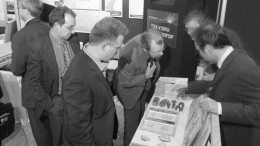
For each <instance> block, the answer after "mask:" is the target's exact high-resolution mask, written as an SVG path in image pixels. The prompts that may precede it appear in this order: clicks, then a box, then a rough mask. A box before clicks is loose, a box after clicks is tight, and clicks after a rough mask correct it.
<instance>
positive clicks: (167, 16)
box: [147, 9, 179, 48]
mask: <svg viewBox="0 0 260 146" xmlns="http://www.w3.org/2000/svg"><path fill="white" fill-rule="evenodd" d="M178 18H179V14H177V13H172V12H163V11H157V10H151V9H148V11H147V29H151V28H153V29H157V30H159V31H160V32H161V33H162V35H163V38H164V40H165V42H166V43H167V45H168V46H170V47H171V48H176V42H177V29H178Z"/></svg>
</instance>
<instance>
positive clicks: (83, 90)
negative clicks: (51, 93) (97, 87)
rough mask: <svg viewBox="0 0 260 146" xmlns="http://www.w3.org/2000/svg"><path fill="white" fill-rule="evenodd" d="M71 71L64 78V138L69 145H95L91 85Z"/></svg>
mask: <svg viewBox="0 0 260 146" xmlns="http://www.w3.org/2000/svg"><path fill="white" fill-rule="evenodd" d="M74 72H75V71H74ZM70 73H71V72H69V73H68V72H67V73H66V75H65V77H64V80H63V83H64V85H63V99H64V110H65V111H64V112H65V119H64V125H65V127H64V138H65V141H66V143H69V145H75V146H87V145H88V146H94V145H95V141H94V137H93V132H92V131H93V125H92V119H91V116H92V111H93V109H92V107H93V97H91V96H92V95H91V91H90V89H91V87H90V85H89V84H88V83H87V84H86V83H84V82H83V81H82V79H79V78H74V77H72V76H73V75H72V76H70V75H71V74H70ZM76 76H78V75H76ZM104 130H105V129H104Z"/></svg>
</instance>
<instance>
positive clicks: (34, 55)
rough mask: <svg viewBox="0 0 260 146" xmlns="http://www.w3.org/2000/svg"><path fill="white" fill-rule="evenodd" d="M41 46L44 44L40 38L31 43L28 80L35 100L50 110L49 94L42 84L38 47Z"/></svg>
mask: <svg viewBox="0 0 260 146" xmlns="http://www.w3.org/2000/svg"><path fill="white" fill-rule="evenodd" d="M42 46H44V45H43V43H42V40H41V42H40V41H35V42H33V43H32V44H31V49H30V50H31V53H30V54H31V58H30V59H31V71H30V73H31V74H30V80H31V82H32V89H33V93H34V96H35V98H36V100H37V101H38V103H39V104H40V105H41V106H42V107H43V108H44V109H46V110H48V111H50V109H51V108H52V107H53V101H52V99H51V97H50V95H49V94H47V93H46V92H45V90H44V87H43V84H42V57H41V56H42V51H41V50H42V48H40V47H42Z"/></svg>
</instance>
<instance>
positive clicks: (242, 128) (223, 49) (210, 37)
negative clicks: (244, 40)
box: [194, 24, 260, 146]
mask: <svg viewBox="0 0 260 146" xmlns="http://www.w3.org/2000/svg"><path fill="white" fill-rule="evenodd" d="M194 41H195V46H196V49H197V51H198V52H199V54H200V55H201V57H203V59H205V60H207V61H209V62H211V63H214V64H216V65H217V66H218V68H219V70H218V71H217V73H216V75H215V77H214V79H213V84H212V88H211V91H210V94H209V97H206V98H204V99H202V100H201V101H200V106H201V107H202V109H204V110H206V111H208V112H211V113H214V114H218V115H219V116H220V129H221V130H220V131H221V141H222V145H223V146H245V145H247V146H256V145H259V143H260V128H259V126H260V68H259V67H258V66H257V65H256V63H255V62H254V61H253V59H252V58H250V57H249V56H248V55H246V54H244V53H241V52H239V51H238V50H236V49H234V48H233V47H232V46H231V42H230V41H229V39H228V37H227V35H226V34H225V32H224V31H223V29H222V28H221V27H220V26H219V25H217V24H212V25H210V27H209V25H205V26H201V27H200V28H198V30H196V31H195V33H194Z"/></svg>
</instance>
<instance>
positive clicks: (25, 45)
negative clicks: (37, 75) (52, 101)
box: [10, 0, 51, 146]
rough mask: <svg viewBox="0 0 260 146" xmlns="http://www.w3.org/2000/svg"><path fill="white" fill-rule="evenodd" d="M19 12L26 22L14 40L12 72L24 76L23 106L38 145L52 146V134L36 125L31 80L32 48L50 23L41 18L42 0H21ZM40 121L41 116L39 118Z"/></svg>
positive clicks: (34, 101) (46, 31) (46, 32)
mask: <svg viewBox="0 0 260 146" xmlns="http://www.w3.org/2000/svg"><path fill="white" fill-rule="evenodd" d="M18 11H19V15H20V18H21V20H22V21H24V22H26V24H25V27H23V28H22V29H21V30H20V31H18V32H17V33H16V34H15V35H14V36H13V38H12V62H11V66H10V68H11V71H12V72H13V74H14V75H17V76H22V105H23V106H24V107H25V108H26V109H27V111H28V114H29V119H30V124H31V127H32V131H33V135H34V138H35V140H36V143H37V145H39V146H45V145H51V141H50V140H49V139H50V134H49V133H48V132H47V131H46V130H45V129H42V128H41V126H40V125H37V124H35V122H34V121H35V120H34V119H35V116H34V115H33V114H31V113H32V112H31V111H36V107H37V106H38V105H37V104H36V97H35V96H34V94H33V90H32V88H31V84H32V81H31V80H30V77H31V73H32V69H33V67H32V63H31V62H32V60H31V50H32V49H33V48H31V47H30V45H31V43H32V42H35V41H36V40H35V38H37V37H36V36H43V35H47V34H48V32H49V29H50V25H49V24H48V23H45V22H42V21H41V20H40V19H39V16H40V14H41V12H42V2H41V1H40V0H34V1H32V0H19V1H18ZM37 118H38V119H40V118H41V116H37Z"/></svg>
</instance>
